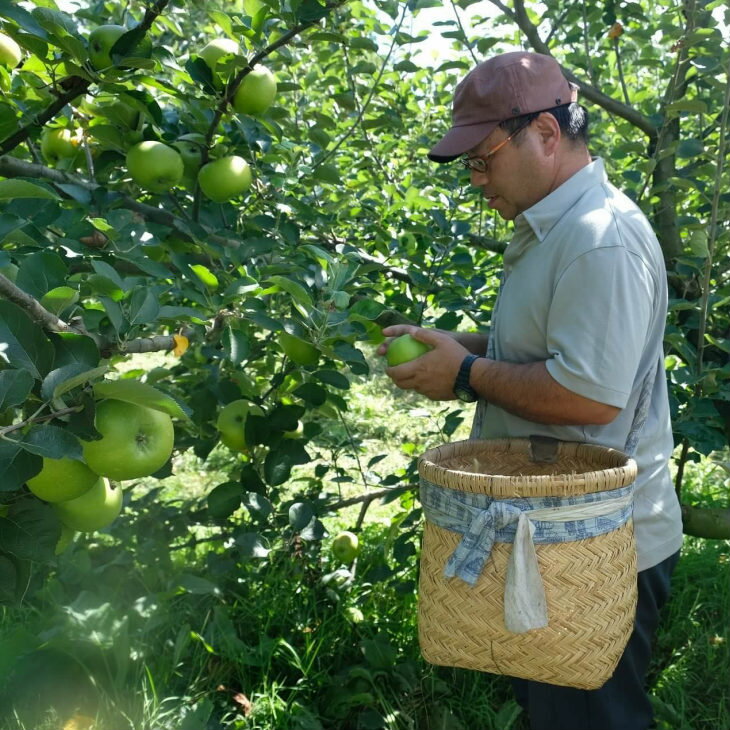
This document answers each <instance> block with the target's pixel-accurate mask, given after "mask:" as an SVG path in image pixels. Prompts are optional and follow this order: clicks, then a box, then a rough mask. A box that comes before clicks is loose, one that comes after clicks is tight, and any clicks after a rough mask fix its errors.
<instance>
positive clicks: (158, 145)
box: [127, 140, 185, 193]
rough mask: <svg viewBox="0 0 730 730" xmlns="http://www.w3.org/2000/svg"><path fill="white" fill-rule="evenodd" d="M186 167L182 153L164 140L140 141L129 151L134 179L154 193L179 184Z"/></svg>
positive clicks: (130, 172) (128, 159) (130, 167)
mask: <svg viewBox="0 0 730 730" xmlns="http://www.w3.org/2000/svg"><path fill="white" fill-rule="evenodd" d="M184 169H185V168H184V165H183V160H182V157H180V153H179V152H178V151H177V150H175V149H173V148H172V147H168V146H167V145H166V144H163V143H162V142H154V141H151V140H148V141H146V142H139V143H138V144H136V145H134V147H132V148H131V149H130V150H129V152H127V170H128V171H129V174H130V176H131V178H132V180H134V182H136V183H137V185H139V186H140V187H143V188H146V189H147V190H150V191H151V192H153V193H164V192H167V191H168V190H169V189H170V188H172V187H173V186H174V185H177V183H178V182H180V178H182V176H183V172H184Z"/></svg>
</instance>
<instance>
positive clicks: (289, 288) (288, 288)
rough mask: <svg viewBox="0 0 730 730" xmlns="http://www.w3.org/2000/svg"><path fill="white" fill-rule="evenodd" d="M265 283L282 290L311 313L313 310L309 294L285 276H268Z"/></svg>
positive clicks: (297, 283)
mask: <svg viewBox="0 0 730 730" xmlns="http://www.w3.org/2000/svg"><path fill="white" fill-rule="evenodd" d="M267 283H271V284H273V285H274V286H276V287H278V288H279V289H283V290H284V291H285V292H287V293H288V294H291V296H292V298H293V299H294V300H295V301H297V302H299V303H300V304H301V305H303V306H304V307H306V308H307V310H309V311H311V310H312V309H313V308H314V304H313V302H312V297H311V296H310V295H309V292H308V291H307V290H306V289H305V288H304V287H303V286H302V285H301V284H300V283H299V282H296V281H294V280H293V279H290V278H289V277H287V276H270V277H269V278H268V279H267Z"/></svg>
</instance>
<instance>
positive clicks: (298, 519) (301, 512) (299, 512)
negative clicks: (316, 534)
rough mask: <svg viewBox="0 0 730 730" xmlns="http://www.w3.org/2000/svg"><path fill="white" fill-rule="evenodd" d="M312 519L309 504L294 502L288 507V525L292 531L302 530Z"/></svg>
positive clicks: (312, 512)
mask: <svg viewBox="0 0 730 730" xmlns="http://www.w3.org/2000/svg"><path fill="white" fill-rule="evenodd" d="M312 517H314V509H313V508H312V505H311V504H309V502H295V503H294V504H293V505H292V506H291V507H289V524H290V525H291V528H292V530H296V531H297V532H299V531H300V530H303V529H304V528H305V527H306V526H307V525H308V524H309V522H310V521H311V519H312Z"/></svg>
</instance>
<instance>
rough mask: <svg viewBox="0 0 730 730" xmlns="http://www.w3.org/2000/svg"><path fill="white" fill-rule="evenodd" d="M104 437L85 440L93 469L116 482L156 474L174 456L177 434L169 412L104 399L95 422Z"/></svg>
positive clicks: (88, 462)
mask: <svg viewBox="0 0 730 730" xmlns="http://www.w3.org/2000/svg"><path fill="white" fill-rule="evenodd" d="M94 426H95V427H96V430H97V431H98V432H99V433H100V434H101V436H102V438H101V439H99V440H97V441H83V442H82V446H83V449H84V458H85V459H86V463H87V464H88V465H89V468H90V469H91V470H92V471H94V472H96V473H97V474H100V475H101V476H105V477H109V478H110V479H114V480H116V481H124V480H125V479H138V478H139V477H146V476H149V475H150V474H154V472H156V471H157V470H158V469H160V468H162V467H163V466H164V465H165V463H166V462H167V460H168V459H169V458H170V454H172V447H173V443H174V440H175V431H174V428H173V425H172V419H171V418H170V416H168V415H167V413H163V412H162V411H157V410H154V409H153V408H146V407H145V406H140V405H137V404H136V403H127V402H126V401H121V400H113V399H109V400H104V401H101V402H100V403H99V404H98V405H97V407H96V418H95V420H94Z"/></svg>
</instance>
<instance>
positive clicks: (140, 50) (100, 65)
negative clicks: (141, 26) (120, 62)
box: [89, 23, 152, 71]
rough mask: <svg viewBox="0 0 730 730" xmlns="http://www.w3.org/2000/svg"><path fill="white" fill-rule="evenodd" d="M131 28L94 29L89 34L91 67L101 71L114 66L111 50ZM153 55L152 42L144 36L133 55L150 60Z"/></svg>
mask: <svg viewBox="0 0 730 730" xmlns="http://www.w3.org/2000/svg"><path fill="white" fill-rule="evenodd" d="M128 30H130V29H129V28H125V27H124V26H123V25H114V24H111V23H110V24H107V25H100V26H99V27H98V28H94V30H92V31H91V33H90V34H89V61H91V65H92V66H93V67H94V68H95V69H96V70H97V71H100V70H102V69H105V68H109V66H113V65H114V61H113V60H112V56H111V50H112V48H113V46H114V44H115V43H116V42H117V41H118V40H119V38H120V37H121V36H122V35H124V34H125V33H126V32H127V31H128ZM151 53H152V41H151V40H150V39H149V38H148V37H147V36H144V37H143V38H142V40H141V41H140V42H139V43H138V44H137V47H136V48H135V49H134V52H133V55H134V56H136V57H139V58H148V57H149V56H150V55H151Z"/></svg>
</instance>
